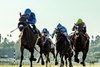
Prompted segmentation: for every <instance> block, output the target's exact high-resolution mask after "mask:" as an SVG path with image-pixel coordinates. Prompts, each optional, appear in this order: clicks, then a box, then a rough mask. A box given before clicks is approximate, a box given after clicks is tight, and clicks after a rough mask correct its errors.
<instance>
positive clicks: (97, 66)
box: [0, 65, 100, 67]
mask: <svg viewBox="0 0 100 67" xmlns="http://www.w3.org/2000/svg"><path fill="white" fill-rule="evenodd" d="M0 67H19V66H18V65H0ZM22 67H30V66H29V65H23V66H22ZM33 67H46V66H45V65H33ZM48 67H50V66H49V65H48ZM51 67H59V66H58V65H56V66H55V65H51ZM64 67H66V66H64ZM73 67H83V66H81V65H73ZM86 67H100V65H87V66H86Z"/></svg>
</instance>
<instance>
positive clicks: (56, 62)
mask: <svg viewBox="0 0 100 67" xmlns="http://www.w3.org/2000/svg"><path fill="white" fill-rule="evenodd" d="M57 56H58V52H57V53H56V57H55V65H57V64H58V61H57Z"/></svg>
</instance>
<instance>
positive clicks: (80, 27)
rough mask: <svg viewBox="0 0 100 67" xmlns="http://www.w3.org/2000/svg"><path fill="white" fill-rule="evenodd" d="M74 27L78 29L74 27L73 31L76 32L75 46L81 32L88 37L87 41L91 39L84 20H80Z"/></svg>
mask: <svg viewBox="0 0 100 67" xmlns="http://www.w3.org/2000/svg"><path fill="white" fill-rule="evenodd" d="M74 26H75V27H77V29H74V27H73V29H72V30H73V31H75V34H76V35H75V37H74V39H75V40H74V44H73V45H75V43H76V39H77V37H78V34H79V32H83V33H84V36H86V38H87V39H89V38H90V37H89V35H88V34H87V33H86V24H85V23H84V22H83V21H82V19H80V18H79V19H78V20H77V22H76V23H75V25H74ZM76 31H77V32H76ZM73 48H74V47H73Z"/></svg>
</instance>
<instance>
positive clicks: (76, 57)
mask: <svg viewBox="0 0 100 67" xmlns="http://www.w3.org/2000/svg"><path fill="white" fill-rule="evenodd" d="M78 54H79V52H76V51H75V56H74V61H75V62H77V63H79V59H78Z"/></svg>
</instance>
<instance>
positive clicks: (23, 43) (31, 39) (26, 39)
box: [18, 15, 38, 67]
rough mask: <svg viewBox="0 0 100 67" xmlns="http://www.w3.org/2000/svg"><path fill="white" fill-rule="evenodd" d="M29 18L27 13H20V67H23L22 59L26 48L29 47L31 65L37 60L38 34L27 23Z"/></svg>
mask: <svg viewBox="0 0 100 67" xmlns="http://www.w3.org/2000/svg"><path fill="white" fill-rule="evenodd" d="M26 20H27V18H26V17H25V15H20V19H19V23H18V28H19V30H20V31H21V34H20V52H21V60H20V65H19V67H22V60H23V53H24V49H27V50H29V51H30V53H31V56H30V67H32V61H36V59H35V58H34V55H33V54H34V47H35V43H36V41H37V38H38V35H36V34H34V33H33V32H32V28H31V27H30V26H29V24H28V23H27V21H26Z"/></svg>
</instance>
